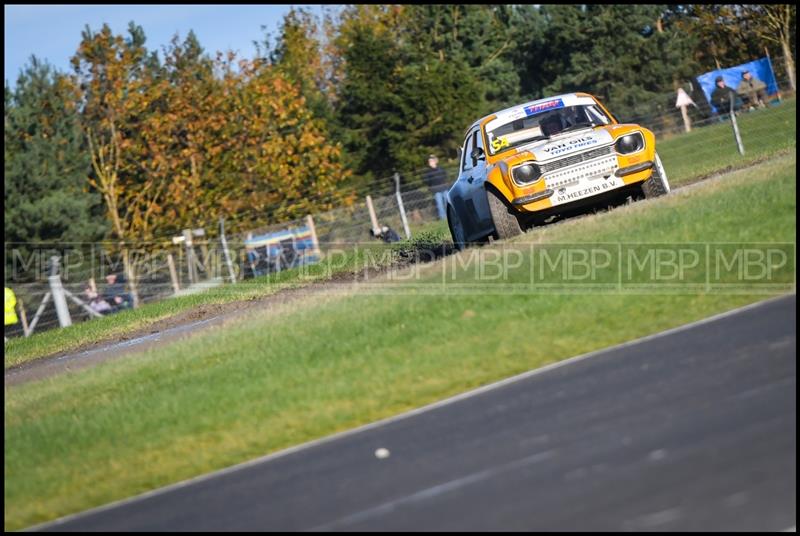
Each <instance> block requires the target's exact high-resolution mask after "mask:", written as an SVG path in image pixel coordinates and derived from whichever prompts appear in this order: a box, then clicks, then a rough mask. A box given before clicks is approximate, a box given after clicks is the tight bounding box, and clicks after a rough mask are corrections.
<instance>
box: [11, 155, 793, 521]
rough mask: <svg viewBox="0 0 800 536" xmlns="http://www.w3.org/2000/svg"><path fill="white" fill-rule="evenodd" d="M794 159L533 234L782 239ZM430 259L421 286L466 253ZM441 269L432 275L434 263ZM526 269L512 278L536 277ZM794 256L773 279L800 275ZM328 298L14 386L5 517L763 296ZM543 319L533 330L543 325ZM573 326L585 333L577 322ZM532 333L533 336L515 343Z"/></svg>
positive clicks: (789, 216) (525, 265) (39, 515)
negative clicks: (136, 354) (788, 266)
mask: <svg viewBox="0 0 800 536" xmlns="http://www.w3.org/2000/svg"><path fill="white" fill-rule="evenodd" d="M795 166H796V160H795V157H794V155H790V156H785V157H781V158H778V159H775V161H773V162H771V163H768V164H764V165H762V166H760V167H759V168H757V169H749V170H744V171H739V172H735V173H732V174H730V175H726V176H724V177H720V178H719V179H718V180H715V181H710V182H708V183H705V184H700V185H698V186H697V187H695V188H693V189H692V190H691V191H687V192H678V193H676V194H674V195H672V196H669V197H665V198H660V199H657V200H653V201H645V202H641V203H636V204H633V205H630V206H626V207H622V208H620V209H617V210H614V211H611V212H608V213H604V214H600V215H597V216H592V217H587V218H578V219H574V220H569V221H567V222H565V223H563V224H560V225H556V226H552V227H545V228H541V229H535V230H534V231H532V232H531V233H529V234H527V235H525V236H524V237H520V238H519V239H518V240H516V241H513V242H511V243H505V244H499V245H498V246H497V247H494V248H493V247H487V248H481V249H480V250H477V249H476V250H470V251H479V252H480V253H481V254H487V253H489V252H491V251H493V250H498V249H503V250H513V249H514V248H517V249H518V250H521V251H524V250H525V249H526V248H528V247H529V245H528V242H531V241H533V242H536V243H537V244H545V245H546V244H559V243H560V244H564V243H609V242H660V243H678V244H684V243H686V244H690V243H698V242H735V243H749V242H788V243H791V244H792V245H794V243H795V241H796V239H795V226H796V203H795V194H796V185H795V182H796V167H795ZM470 251H467V252H465V253H462V254H460V255H457V256H451V257H448V258H446V259H443V260H440V261H439V262H438V263H434V264H431V265H427V267H426V268H425V270H424V271H425V274H426V275H423V276H421V279H420V280H419V281H415V282H414V283H422V284H424V283H426V282H435V281H437V278H439V277H441V275H440V272H439V268H441V266H447V265H448V263H454V262H455V263H456V264H454V265H453V266H455V268H454V270H455V271H454V272H453V273H454V274H456V275H455V279H454V281H455V282H460V283H469V282H471V281H474V280H475V273H474V272H473V271H472V269H471V268H470V267H469V266H465V265H463V263H458V260H459V259H462V260H463V255H466V254H469V253H470ZM429 272H430V273H429ZM530 273H531V266H530V263H529V262H524V261H523V262H521V263H520V264H519V265H517V266H516V267H515V268H514V269H513V270H510V271H509V272H508V277H507V278H506V279H505V280H504V281H502V283H503V284H508V283H515V282H523V283H524V282H525V281H527V279H528V277H529V274H530ZM794 277H795V273H794V267H793V266H792V267H791V270H789V271H784V272H782V273H781V274H779V275H778V279H779V280H780V281H782V282H784V283H787V284H789V285H790V286H793V285H794V281H795V279H794ZM413 287H415V285H412V284H409V285H408V288H407V290H406V291H405V292H400V293H398V294H396V295H388V296H387V295H375V294H371V293H354V294H353V295H348V296H332V297H328V296H324V295H321V296H317V297H314V298H313V299H309V300H304V301H303V302H302V303H297V304H293V306H292V309H291V310H290V309H289V308H288V307H284V308H280V307H279V308H277V309H276V310H274V311H267V312H265V313H263V314H261V315H259V316H258V317H254V318H251V319H248V320H247V321H244V322H241V323H240V324H238V325H231V326H227V328H226V329H217V330H210V331H209V332H207V333H204V334H202V335H199V336H197V337H194V338H192V339H189V340H186V341H183V342H179V343H176V344H173V345H170V346H168V347H164V348H161V349H158V350H155V351H151V352H148V353H146V354H143V355H141V356H139V357H137V358H136V359H129V360H120V361H115V362H109V363H106V364H103V365H100V366H98V367H95V368H93V369H90V370H86V371H82V372H81V373H77V374H63V375H60V376H56V377H53V378H50V379H48V380H44V381H41V382H35V383H29V384H24V385H21V386H18V387H12V388H6V391H5V445H4V448H5V528H6V530H13V529H18V528H21V527H25V526H28V525H31V524H34V523H38V522H42V521H46V520H49V519H54V518H56V517H60V516H63V515H66V514H69V513H72V512H77V511H80V510H84V509H87V508H90V507H93V506H97V505H100V504H104V503H107V502H109V501H112V500H116V499H120V498H123V497H127V496H131V495H134V494H137V493H141V492H144V491H146V490H150V489H153V488H157V487H160V486H163V485H166V484H169V483H172V482H175V481H178V480H182V479H185V478H189V477H192V476H195V475H198V474H203V473H206V472H209V471H212V470H214V469H219V468H222V467H225V466H229V465H232V464H235V463H237V462H241V461H244V460H247V459H250V458H253V457H256V456H259V455H263V454H265V453H268V452H271V451H276V450H279V449H282V448H286V447H288V446H291V445H295V444H298V443H301V442H303V441H307V440H310V439H313V438H317V437H320V436H323V435H327V434H331V433H334V432H337V431H341V430H345V429H348V428H352V427H354V426H357V425H360V424H364V423H367V422H371V421H374V420H376V419H380V418H383V417H387V416H389V415H393V414H397V413H399V412H402V411H405V410H408V409H411V408H415V407H419V406H420V405H423V404H426V403H430V402H433V401H435V400H439V399H442V398H444V397H447V396H450V395H453V394H455V393H458V392H462V391H464V390H467V389H470V388H473V387H476V386H479V385H483V384H486V383H488V382H492V381H495V380H499V379H501V378H505V377H508V376H510V375H513V374H516V373H519V372H522V371H526V370H530V369H533V368H536V367H540V366H542V365H545V364H548V363H552V362H555V361H559V360H562V359H565V358H567V357H570V356H572V355H576V354H580V353H584V352H588V351H591V350H595V349H598V348H603V347H607V346H610V345H613V344H617V343H620V342H623V341H627V340H631V339H633V338H636V337H640V336H643V335H646V334H649V333H653V332H657V331H661V330H664V329H668V328H671V327H674V326H677V325H680V324H684V323H687V322H691V321H694V320H697V319H699V318H703V317H706V316H709V315H712V314H714V313H718V312H720V311H723V310H727V309H731V308H734V307H737V306H741V305H744V304H746V303H750V302H753V301H757V300H760V299H764V298H765V297H767V296H766V295H764V294H757V295H754V294H737V293H704V292H698V291H691V292H686V293H681V292H672V293H659V292H649V293H648V292H645V293H638V294H633V295H626V294H621V293H616V292H608V293H603V292H584V293H580V294H574V293H572V294H571V293H555V292H542V293H531V292H528V293H514V294H504V293H502V292H492V291H483V292H478V293H459V292H453V293H446V294H444V295H438V296H428V295H425V294H424V293H417V292H416V291H415V290H414V288H413ZM532 326H533V327H535V328H536V329H532ZM576 326H580V329H576ZM520 335H522V336H520Z"/></svg>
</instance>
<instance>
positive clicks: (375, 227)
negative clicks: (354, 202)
mask: <svg viewBox="0 0 800 536" xmlns="http://www.w3.org/2000/svg"><path fill="white" fill-rule="evenodd" d="M367 210H369V220H370V221H371V222H372V234H374V235H375V236H378V235H379V234H380V232H381V228H380V227H378V216H377V215H376V214H375V207H374V206H372V196H369V195H368V196H367Z"/></svg>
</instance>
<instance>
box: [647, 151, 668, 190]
mask: <svg viewBox="0 0 800 536" xmlns="http://www.w3.org/2000/svg"><path fill="white" fill-rule="evenodd" d="M642 192H644V196H645V197H646V198H647V199H650V198H652V197H660V196H662V195H667V194H668V193H669V181H668V180H667V172H666V171H664V166H663V165H662V164H661V158H660V157H659V156H658V153H656V161H655V166H653V173H652V175H650V178H649V179H647V180H646V181H644V182H643V183H642Z"/></svg>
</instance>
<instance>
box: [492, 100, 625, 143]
mask: <svg viewBox="0 0 800 536" xmlns="http://www.w3.org/2000/svg"><path fill="white" fill-rule="evenodd" d="M610 123H611V119H610V118H609V117H608V116H607V115H606V114H605V113H604V112H603V111H602V110H601V109H600V108H599V107H598V106H594V105H580V106H567V107H564V108H558V109H555V110H546V111H542V112H540V113H535V114H531V115H528V116H526V117H521V118H518V119H515V120H513V121H509V122H508V123H504V124H502V125H499V126H496V127H494V128H492V129H491V130H487V131H486V139H487V141H488V145H489V148H488V149H489V154H492V155H494V154H497V153H501V152H503V151H506V150H508V149H513V148H515V147H519V146H521V145H524V144H526V143H531V142H534V141H537V140H545V139H548V138H550V137H551V136H555V135H556V134H560V133H562V132H565V131H568V130H572V129H578V128H582V127H584V126H597V125H608V124H610Z"/></svg>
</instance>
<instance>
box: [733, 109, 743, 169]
mask: <svg viewBox="0 0 800 536" xmlns="http://www.w3.org/2000/svg"><path fill="white" fill-rule="evenodd" d="M734 100H735V98H732V99H731V124H732V125H733V137H734V138H735V139H736V148H737V149H739V154H740V155H742V156H744V145H742V137H741V136H740V135H739V124H738V123H737V122H736V112H734V110H733V103H734Z"/></svg>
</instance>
